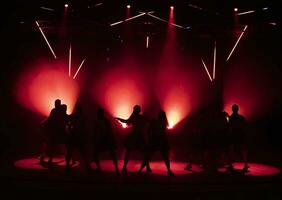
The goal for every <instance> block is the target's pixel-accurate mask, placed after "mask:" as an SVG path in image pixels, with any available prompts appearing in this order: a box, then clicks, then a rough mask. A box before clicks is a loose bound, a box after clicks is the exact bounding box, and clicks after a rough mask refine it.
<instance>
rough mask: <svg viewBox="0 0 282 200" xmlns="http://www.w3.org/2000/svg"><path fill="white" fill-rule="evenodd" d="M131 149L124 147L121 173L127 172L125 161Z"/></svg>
mask: <svg viewBox="0 0 282 200" xmlns="http://www.w3.org/2000/svg"><path fill="white" fill-rule="evenodd" d="M130 152H131V150H129V149H126V150H125V155H124V160H123V167H122V173H127V163H128V160H129V155H130Z"/></svg>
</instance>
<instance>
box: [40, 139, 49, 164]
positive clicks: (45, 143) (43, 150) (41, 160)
mask: <svg viewBox="0 0 282 200" xmlns="http://www.w3.org/2000/svg"><path fill="white" fill-rule="evenodd" d="M46 150H47V142H43V143H42V144H41V154H40V156H39V161H40V163H43V162H44V158H45V156H46V155H45V154H46Z"/></svg>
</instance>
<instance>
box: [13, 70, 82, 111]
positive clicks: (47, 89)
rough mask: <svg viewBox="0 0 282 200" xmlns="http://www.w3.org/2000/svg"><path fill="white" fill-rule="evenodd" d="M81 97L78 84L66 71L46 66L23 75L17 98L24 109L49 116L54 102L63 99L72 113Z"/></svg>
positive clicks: (17, 90) (18, 86)
mask: <svg viewBox="0 0 282 200" xmlns="http://www.w3.org/2000/svg"><path fill="white" fill-rule="evenodd" d="M78 95H79V87H78V84H77V82H75V81H74V80H73V79H72V78H70V77H68V71H67V67H66V70H61V69H60V68H59V67H57V66H56V67H55V66H46V67H40V68H39V69H36V70H33V71H29V72H26V73H24V74H22V77H21V79H20V81H19V82H18V84H17V89H16V97H17V100H18V102H19V103H20V104H21V105H23V106H24V107H26V108H28V109H30V110H32V111H34V112H37V113H40V114H42V115H44V116H48V115H49V113H50V111H51V109H52V108H53V107H54V101H55V100H56V99H61V101H62V103H63V104H66V105H67V106H68V110H67V113H68V114H69V113H71V112H72V109H73V106H74V104H75V102H76V99H77V97H78Z"/></svg>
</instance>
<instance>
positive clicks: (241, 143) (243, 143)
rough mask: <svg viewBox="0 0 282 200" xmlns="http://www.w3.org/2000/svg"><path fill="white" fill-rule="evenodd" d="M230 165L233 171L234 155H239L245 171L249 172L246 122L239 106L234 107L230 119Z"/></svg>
mask: <svg viewBox="0 0 282 200" xmlns="http://www.w3.org/2000/svg"><path fill="white" fill-rule="evenodd" d="M229 141H230V149H229V150H230V151H229V164H228V168H227V169H228V170H233V165H232V163H233V162H234V160H235V159H234V155H235V152H236V154H237V153H239V154H240V155H241V156H242V158H243V162H244V168H243V171H244V172H247V171H248V169H249V166H248V151H247V137H246V120H245V117H244V116H243V115H240V114H239V106H238V105H237V104H233V105H232V114H231V116H230V118H229Z"/></svg>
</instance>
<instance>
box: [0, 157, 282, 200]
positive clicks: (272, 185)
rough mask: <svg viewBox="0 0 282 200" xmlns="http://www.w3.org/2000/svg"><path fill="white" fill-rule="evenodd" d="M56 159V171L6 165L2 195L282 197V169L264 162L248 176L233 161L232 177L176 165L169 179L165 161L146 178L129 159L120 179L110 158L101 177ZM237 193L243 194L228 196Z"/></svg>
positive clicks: (28, 162)
mask: <svg viewBox="0 0 282 200" xmlns="http://www.w3.org/2000/svg"><path fill="white" fill-rule="evenodd" d="M54 161H55V165H54V166H53V167H52V168H48V167H47V165H41V164H40V163H39V160H38V158H36V157H26V158H21V159H16V160H14V162H13V163H12V164H11V165H9V166H8V165H7V166H2V169H1V172H0V176H1V185H3V186H2V188H3V191H10V190H12V191H19V192H24V193H29V192H33V191H49V192H62V191H65V192H67V193H68V192H77V193H83V194H87V193H92V192H97V193H100V194H101V193H106V194H108V195H111V194H114V193H116V192H118V193H119V192H142V193H143V192H157V193H161V194H165V193H167V192H170V193H174V192H177V193H178V192H185V193H187V192H188V193H189V194H193V195H195V199H197V198H196V197H201V198H203V199H218V198H219V197H222V198H223V197H228V198H229V199H250V198H252V197H255V196H257V197H258V198H259V199H260V197H267V198H268V197H269V195H270V196H271V197H273V198H274V199H280V197H282V196H280V194H281V192H280V191H281V188H282V187H281V186H282V183H281V182H282V176H281V170H280V167H279V166H273V165H268V164H263V163H250V171H249V172H248V173H246V174H244V173H243V172H242V170H241V169H242V167H243V164H242V163H235V165H234V166H235V169H236V170H235V172H234V173H228V172H226V170H225V168H220V169H219V170H218V172H216V173H207V172H205V171H203V170H202V169H201V167H200V165H198V164H194V165H193V166H192V170H190V171H185V170H184V167H185V165H186V163H185V162H179V161H172V162H171V169H172V171H173V172H174V174H175V175H174V176H172V177H170V176H167V171H166V168H165V165H164V163H163V162H162V161H152V162H151V168H152V173H150V174H147V173H146V172H145V170H144V172H143V173H142V174H138V173H137V171H138V169H139V167H140V163H141V161H139V160H130V161H129V163H128V174H127V175H123V174H120V175H116V174H115V170H114V166H113V163H112V161H111V160H101V167H102V172H101V173H97V172H95V168H96V165H95V164H94V163H92V164H91V166H92V168H93V171H90V172H89V171H87V170H85V168H84V166H83V164H81V165H80V164H79V162H77V164H75V165H74V166H72V168H71V169H70V170H69V171H66V170H65V161H64V159H63V158H59V157H58V158H55V159H54ZM122 164H123V161H122V160H119V168H120V169H121V167H122ZM235 193H236V194H238V195H239V196H236V198H235V197H234V196H229V195H230V194H235ZM199 195H200V196H199ZM205 195H206V196H205ZM254 195H255V196H254ZM265 195H266V196H265ZM272 195H273V196H272ZM206 197H209V198H206ZM237 197H238V198H237ZM239 197H240V198H239ZM247 197H249V198H247ZM276 197H279V198H276ZM201 198H200V199H201ZM273 198H270V199H273ZM223 199H226V198H223ZM263 199H265V198H263Z"/></svg>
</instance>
